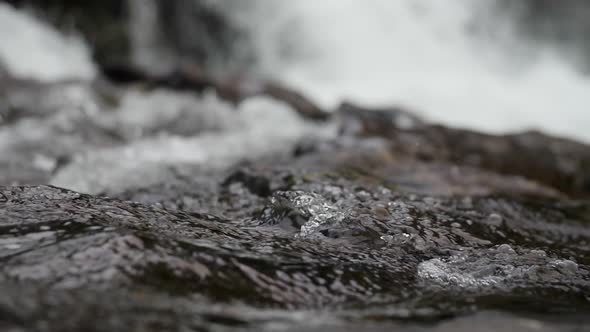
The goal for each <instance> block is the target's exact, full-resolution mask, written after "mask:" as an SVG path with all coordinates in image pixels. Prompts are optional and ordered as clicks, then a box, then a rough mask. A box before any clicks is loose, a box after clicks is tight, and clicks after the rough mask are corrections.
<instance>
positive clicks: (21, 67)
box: [0, 3, 96, 81]
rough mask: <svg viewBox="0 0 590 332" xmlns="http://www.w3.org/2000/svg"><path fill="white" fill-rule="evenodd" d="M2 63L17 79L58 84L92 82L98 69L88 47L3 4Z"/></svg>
mask: <svg viewBox="0 0 590 332" xmlns="http://www.w3.org/2000/svg"><path fill="white" fill-rule="evenodd" d="M0 40H2V43H0V63H2V64H3V65H5V66H6V69H7V70H8V71H9V72H10V73H11V74H12V75H14V76H17V77H20V78H30V79H37V80H40V81H55V80H65V79H92V78H93V77H94V76H95V74H96V69H95V66H94V64H93V63H92V60H91V56H90V52H89V50H88V48H87V47H86V45H85V44H84V43H83V42H82V41H81V40H80V39H79V38H75V37H73V36H69V37H66V36H64V35H62V34H61V33H59V32H58V31H57V30H55V29H54V28H52V27H51V26H49V25H47V24H43V23H42V22H41V21H39V20H38V19H36V18H34V17H31V16H29V15H27V14H25V13H23V12H21V11H17V10H15V9H14V8H12V7H11V6H9V5H7V4H4V3H0Z"/></svg>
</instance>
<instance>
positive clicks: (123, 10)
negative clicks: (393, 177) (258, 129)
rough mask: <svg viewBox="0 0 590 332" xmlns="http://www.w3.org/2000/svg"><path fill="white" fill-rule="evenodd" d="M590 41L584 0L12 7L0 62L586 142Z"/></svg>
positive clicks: (3, 13) (5, 5)
mask: <svg viewBox="0 0 590 332" xmlns="http://www.w3.org/2000/svg"><path fill="white" fill-rule="evenodd" d="M589 33H590V3H589V2H588V1H584V0H561V1H551V0H518V1H511V0H481V1H469V0H454V1H446V2H443V1H436V0H394V1H392V0H363V1H361V0H322V1H317V0H298V1H286V0H285V1H276V0H247V1H244V0H175V1H157V0H103V1H81V0H46V1H33V0H3V1H1V2H0V38H1V40H2V43H1V44H0V67H2V71H3V72H4V73H5V75H10V76H11V77H16V78H20V79H32V80H36V81H42V82H56V81H63V80H71V79H76V80H88V81H90V80H94V79H95V78H96V77H100V76H101V75H105V73H106V74H107V76H109V75H110V76H111V77H115V78H117V79H121V80H124V79H127V78H128V76H129V75H131V74H133V75H135V76H137V75H138V74H141V75H155V76H158V75H168V74H169V73H171V72H174V71H176V70H178V69H179V68H185V69H186V68H190V70H192V72H198V73H199V74H200V75H206V76H207V77H210V78H214V79H215V80H222V81H224V82H237V83H236V84H246V83H244V82H255V81H267V80H272V81H276V82H281V83H282V84H284V85H286V86H289V87H291V88H293V89H295V90H296V91H299V92H301V93H304V94H305V95H307V96H309V97H310V98H311V100H313V101H314V102H316V103H318V104H319V105H321V106H322V107H324V108H326V109H333V108H334V107H336V105H338V104H339V103H340V102H342V101H343V100H351V101H354V102H358V103H361V104H364V105H397V106H401V107H404V108H407V109H410V110H412V111H413V112H416V113H419V114H421V115H423V116H424V117H425V118H427V119H429V120H433V121H437V122H441V123H444V124H447V125H451V126H458V127H467V128H474V129H477V130H483V131H487V132H493V133H504V132H508V131H516V130H524V129H540V130H542V131H545V132H548V133H551V134H556V135H559V136H565V137H570V138H575V139H580V140H585V141H587V142H588V141H590V130H588V125H590V111H589V110H588V107H589V106H590V93H589V92H590V80H589V76H588V74H589V73H590V45H589V39H588V37H587V36H588V35H589ZM248 84H252V83H248ZM246 85H247V84H246Z"/></svg>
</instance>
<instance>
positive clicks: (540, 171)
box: [341, 105, 590, 197]
mask: <svg viewBox="0 0 590 332" xmlns="http://www.w3.org/2000/svg"><path fill="white" fill-rule="evenodd" d="M367 111H368V112H366V113H367V114H370V116H368V115H361V116H356V117H354V116H353V118H352V119H353V120H352V121H356V122H357V125H356V127H357V128H358V129H357V132H356V133H355V134H357V135H360V136H378V137H384V138H386V139H387V140H389V141H390V144H391V146H392V147H391V148H392V149H393V150H394V151H395V152H396V153H400V154H406V155H410V156H412V158H417V159H420V160H426V161H445V162H450V163H452V164H454V165H457V166H467V167H476V168H479V169H484V170H490V171H492V172H495V173H500V174H504V175H512V176H519V177H523V178H526V179H529V180H533V181H536V182H538V183H541V184H544V185H547V186H550V187H553V188H555V189H557V190H560V191H561V192H563V193H566V194H568V195H572V196H576V197H588V195H589V194H590V190H589V189H590V187H589V185H588V184H589V183H590V179H589V178H588V172H586V171H585V170H586V169H587V168H588V165H590V150H589V149H588V147H587V146H586V145H584V144H581V143H578V142H575V141H571V140H567V139H561V138H555V137H551V136H548V135H545V134H542V133H539V132H525V133H519V134H513V135H504V136H495V135H486V134H482V133H477V132H473V131H469V130H461V129H454V128H448V127H444V126H440V125H432V124H423V123H422V122H420V121H419V120H417V119H415V120H412V121H411V122H412V123H413V124H414V125H413V126H411V127H410V128H404V126H401V127H400V126H399V124H397V122H395V121H397V120H395V121H394V120H382V119H383V117H387V115H385V114H389V117H390V119H397V117H399V116H401V115H400V114H404V113H400V112H401V111H399V110H392V111H389V113H387V112H386V113H385V114H384V113H383V110H376V111H375V110H367ZM341 112H342V113H343V114H344V115H345V117H346V114H349V115H350V114H354V113H361V114H362V112H359V108H358V107H356V108H355V107H353V106H347V105H344V106H343V107H342V110H341ZM348 117H349V118H350V116H348ZM403 117H406V115H403ZM354 119H356V120H354ZM392 121H393V122H392ZM349 126H350V125H349Z"/></svg>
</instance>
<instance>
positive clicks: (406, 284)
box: [0, 104, 590, 331]
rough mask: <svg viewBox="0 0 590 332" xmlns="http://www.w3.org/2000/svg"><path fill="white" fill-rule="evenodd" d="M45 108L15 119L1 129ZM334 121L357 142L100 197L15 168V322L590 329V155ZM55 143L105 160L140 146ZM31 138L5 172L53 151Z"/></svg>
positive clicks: (3, 242) (0, 220)
mask: <svg viewBox="0 0 590 332" xmlns="http://www.w3.org/2000/svg"><path fill="white" fill-rule="evenodd" d="M194 111H195V110H193V112H194ZM48 112H49V111H48ZM60 112H62V111H59V112H58V113H60ZM113 112H121V110H119V111H116V110H114V111H113ZM39 116H40V115H37V114H34V113H22V114H21V115H20V117H19V116H17V115H15V114H13V115H12V116H11V121H10V122H8V123H4V124H3V127H0V133H22V132H24V131H25V130H26V129H24V128H26V127H22V128H21V127H19V126H27V123H28V125H31V123H33V122H34V121H36V120H35V119H36V118H38V117H39ZM45 116H46V115H45ZM70 116H72V115H70ZM227 116H228V117H231V116H232V115H229V114H228V115H227ZM235 116H237V115H235ZM78 119H79V121H80V122H79V123H81V124H91V123H92V124H96V123H95V122H93V121H94V120H96V119H95V118H91V117H90V118H89V117H85V118H78ZM93 119H94V120H93ZM117 119H118V120H121V119H125V117H121V118H117ZM31 121H32V122H31ZM327 121H329V123H330V125H332V126H338V127H340V132H341V134H340V136H338V137H333V138H322V137H316V138H312V137H308V138H306V139H303V140H300V143H299V144H298V145H297V146H295V147H292V146H291V147H290V146H289V145H285V147H286V148H288V149H290V150H292V151H284V152H287V153H276V152H272V151H271V152H269V153H268V154H266V156H265V157H264V158H257V159H256V160H250V161H245V162H242V163H237V164H234V165H233V166H230V167H229V168H226V167H224V168H215V169H208V168H207V169H206V168H202V167H194V165H191V163H190V162H189V163H187V162H173V161H170V162H168V163H166V164H165V167H163V168H162V169H166V170H167V171H166V172H164V173H153V174H151V175H150V176H152V178H151V179H149V181H147V180H148V179H145V182H143V183H142V182H140V183H139V184H138V183H137V182H134V183H131V184H125V183H122V184H120V185H119V186H112V187H109V186H107V187H106V189H105V190H103V191H102V192H101V193H100V194H96V195H88V194H83V193H78V192H75V191H70V190H67V189H62V188H58V187H53V186H47V185H22V184H26V183H33V182H35V181H37V182H40V183H43V182H46V181H47V178H51V171H46V173H43V174H41V175H39V174H38V173H33V174H31V172H32V171H31V172H30V171H29V170H27V169H23V168H22V167H17V168H13V169H12V171H9V169H8V168H6V167H7V166H1V167H2V173H1V174H3V176H4V177H3V178H2V183H3V184H5V185H9V184H11V183H13V184H14V185H12V186H3V187H0V262H1V264H0V289H1V292H2V294H3V296H2V297H1V298H0V328H2V330H4V331H80V330H84V331H86V330H87V331H163V330H166V331H168V330H170V331H193V330H194V331H205V330H220V331H226V330H232V329H242V330H243V329H251V330H257V331H258V330H264V329H268V330H273V329H277V328H282V329H285V330H288V331H291V330H292V331H313V330H320V329H321V330H322V331H326V330H331V329H333V330H335V331H341V330H350V331H357V330H361V329H362V330H368V331H386V330H391V329H399V330H408V331H422V330H425V331H427V330H428V331H431V330H433V331H468V330H471V328H470V327H472V326H473V324H478V325H481V326H482V329H484V328H489V330H490V331H492V330H496V329H508V328H510V329H514V330H524V331H568V330H569V331H580V330H584V329H586V328H587V326H588V324H590V320H589V319H588V317H590V316H589V315H588V314H589V313H590V256H589V254H590V228H589V227H588V225H589V223H590V204H589V202H588V200H587V197H588V195H589V194H590V188H589V187H588V173H587V169H588V168H587V167H586V166H585V165H588V159H589V157H588V156H589V155H590V148H589V147H587V146H585V145H583V144H579V143H575V142H570V141H566V140H561V139H555V138H551V137H548V136H544V135H542V134H539V133H526V134H520V135H512V136H504V137H500V136H490V135H483V134H478V133H473V132H468V131H463V130H456V129H450V128H445V127H441V126H435V125H431V124H428V123H427V122H425V121H423V120H421V119H418V118H416V117H415V116H413V115H411V113H408V112H406V111H403V110H399V109H392V110H386V109H383V110H373V111H371V110H362V109H361V108H359V107H358V106H353V105H350V104H348V105H343V107H342V108H341V110H340V111H339V112H338V113H337V114H336V115H335V116H334V117H333V118H332V119H330V120H327ZM49 123H51V122H49ZM165 123H168V122H165ZM274 123H275V125H276V124H277V123H276V122H274ZM103 124H104V123H103ZM144 125H147V124H144ZM19 128H20V129H19ZM103 129H104V128H103ZM11 130H12V131H11ZM101 132H102V131H97V132H95V133H101ZM121 132H122V133H124V132H127V131H121ZM102 133H104V132H102ZM206 133H207V131H203V132H194V133H191V135H206ZM42 135H47V136H46V137H53V138H54V139H61V140H62V141H63V142H69V141H68V140H67V139H71V138H75V140H74V142H75V143H71V145H72V146H74V145H76V144H82V145H81V146H85V147H86V148H87V149H89V151H90V152H91V153H100V151H102V150H104V148H105V146H108V145H115V146H116V145H125V144H130V143H129V142H133V141H134V140H137V139H140V138H138V137H119V138H117V139H114V138H112V137H111V138H109V139H105V136H102V134H100V135H97V136H94V135H95V134H92V132H90V133H89V134H85V135H82V133H81V132H79V131H70V132H60V131H58V130H57V129H55V128H54V129H52V130H49V131H48V132H46V133H42ZM150 135H155V131H144V132H143V136H141V137H144V136H150ZM7 137H8V136H7ZM32 139H33V138H29V142H32V143H30V144H29V145H28V147H29V148H28V150H18V149H16V145H15V146H14V147H13V150H11V151H13V154H11V155H10V157H6V156H7V155H6V154H3V158H5V160H6V163H9V161H11V160H16V161H18V162H21V164H22V165H27V161H26V160H29V159H27V158H28V157H27V154H29V155H35V153H41V152H40V150H42V149H44V147H43V144H41V143H40V141H35V140H32ZM11 142H19V141H18V138H13V139H12V140H11ZM21 143H22V144H24V141H21ZM14 144H17V143H14ZM45 148H46V147H45ZM93 151H94V152H93ZM79 152H80V151H78V150H76V149H73V148H72V149H66V148H65V147H62V150H61V153H64V154H65V156H66V157H68V156H69V157H68V158H69V159H76V153H79ZM68 154H69V155H68ZM10 158H12V159H10ZM19 158H22V159H19ZM19 160H20V161H19ZM16 161H15V162H16ZM38 162H39V163H41V164H42V161H38ZM73 162H74V163H75V161H73ZM66 163H67V161H66ZM0 165H2V164H0ZM52 166H55V167H58V166H57V165H53V164H52ZM66 170H67V169H66ZM113 171H115V170H114V169H113ZM64 172H65V171H64ZM162 174H165V175H162ZM37 176H40V178H37ZM35 179H36V180H35ZM148 183H151V184H148ZM424 322H429V323H430V324H429V325H422V324H423V323H424Z"/></svg>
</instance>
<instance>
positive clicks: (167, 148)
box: [51, 91, 335, 193]
mask: <svg viewBox="0 0 590 332" xmlns="http://www.w3.org/2000/svg"><path fill="white" fill-rule="evenodd" d="M128 94H130V95H129V96H128V97H127V98H126V99H128V100H127V101H124V102H123V103H122V104H121V108H120V109H118V110H116V111H114V112H116V113H119V114H125V113H127V114H128V115H118V116H117V117H118V118H119V119H125V120H124V121H123V120H121V121H118V122H122V123H127V122H129V123H133V122H134V121H135V120H138V119H139V118H135V116H137V115H138V114H140V113H143V114H144V115H147V114H151V116H152V117H155V118H154V119H157V118H158V116H161V115H164V113H166V110H168V111H170V112H172V113H173V111H174V108H178V107H181V108H182V107H184V108H188V109H189V110H190V111H192V112H197V113H199V112H200V113H201V114H202V116H203V121H210V122H211V123H217V124H219V125H220V127H219V128H218V130H214V131H204V132H202V133H200V135H198V136H191V137H181V136H175V135H166V134H164V135H159V136H155V137H148V138H143V139H138V140H136V141H134V142H132V143H130V144H127V145H124V146H120V147H114V148H105V149H96V150H92V151H88V153H85V154H82V155H79V156H78V157H77V158H76V159H77V160H76V161H75V162H74V163H72V164H70V165H68V166H67V167H64V168H63V169H62V170H60V172H58V173H57V174H56V176H55V177H54V178H53V179H52V180H51V184H53V185H56V186H60V187H64V188H68V189H72V190H76V191H80V192H86V193H97V192H101V191H103V190H106V189H110V190H112V191H117V190H122V189H126V188H129V187H134V186H145V185H149V184H150V183H153V182H154V181H155V182H158V181H163V180H165V179H166V178H165V176H166V172H167V166H168V165H180V164H183V163H187V164H191V165H203V166H206V167H225V166H229V165H231V164H232V163H235V162H238V161H241V160H253V159H256V158H260V157H263V156H265V155H269V154H274V153H289V152H290V151H291V150H290V149H291V148H292V147H293V145H294V144H295V143H296V142H297V141H298V140H299V139H301V138H303V137H305V136H309V135H333V134H334V131H335V130H334V128H331V127H319V126H318V125H313V124H310V123H306V122H305V121H304V120H302V119H301V118H300V117H299V116H298V115H297V113H296V112H295V111H293V110H292V109H291V108H290V107H289V106H287V105H286V104H284V103H282V102H279V101H275V100H273V99H269V98H264V97H255V98H250V99H247V100H246V101H244V102H243V103H242V104H240V105H239V106H238V108H237V109H234V108H233V106H231V105H229V104H227V103H225V102H223V101H221V100H218V99H217V97H216V96H215V95H208V96H206V97H205V98H204V99H199V98H195V97H192V96H190V95H188V94H183V93H175V92H159V91H156V92H154V93H153V94H152V95H145V96H144V98H145V99H146V102H141V98H138V95H137V93H134V92H128ZM150 100H151V101H152V102H149V101H150ZM153 101H156V102H153ZM163 110H164V111H163ZM209 118H211V119H209ZM216 119H219V120H216ZM138 121H139V120H138ZM146 121H149V120H146ZM158 121H159V120H158ZM141 123H143V122H141ZM143 124H144V125H145V123H143ZM195 134H198V133H195ZM168 173H169V172H168Z"/></svg>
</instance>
